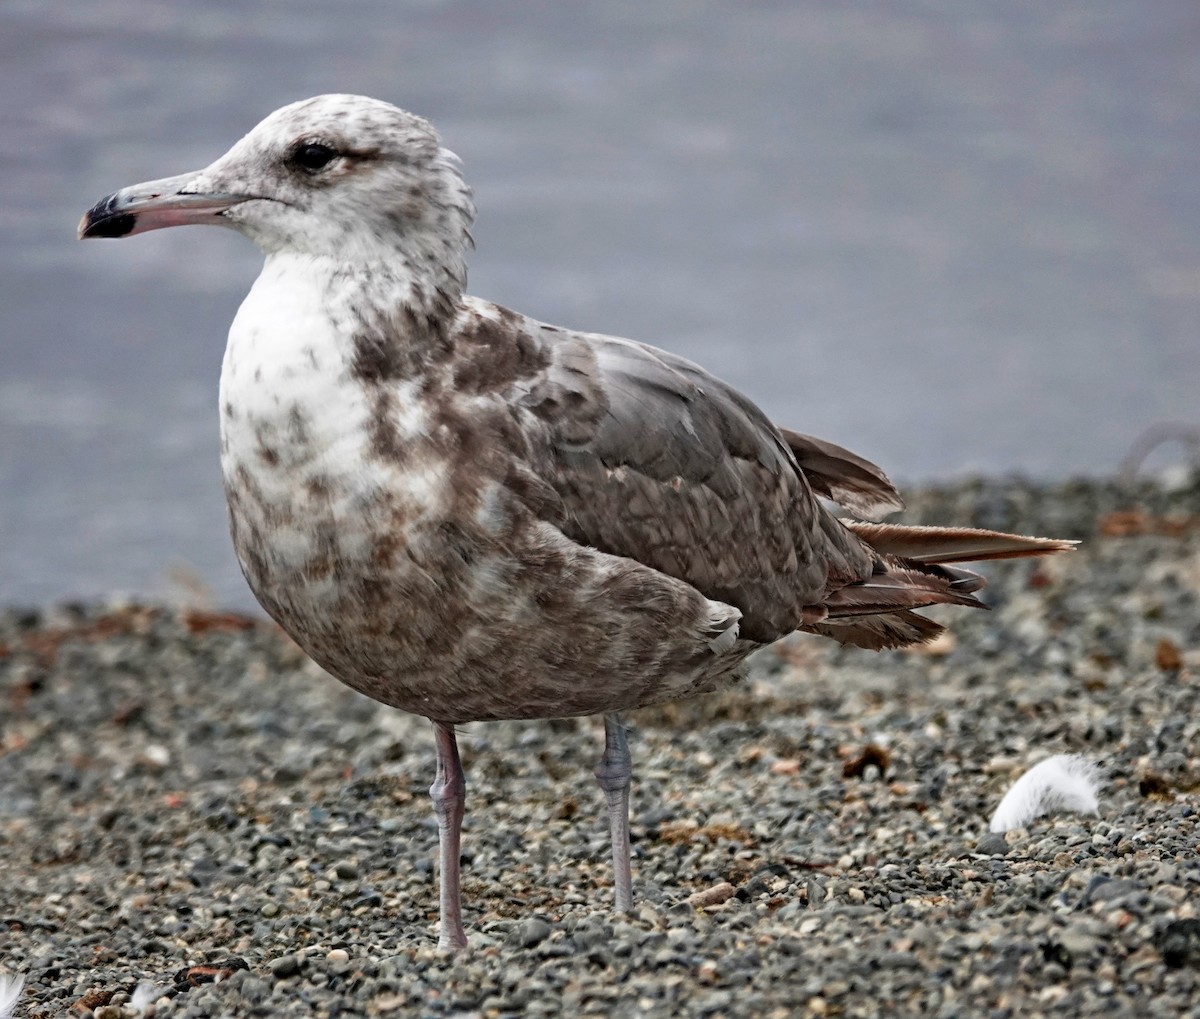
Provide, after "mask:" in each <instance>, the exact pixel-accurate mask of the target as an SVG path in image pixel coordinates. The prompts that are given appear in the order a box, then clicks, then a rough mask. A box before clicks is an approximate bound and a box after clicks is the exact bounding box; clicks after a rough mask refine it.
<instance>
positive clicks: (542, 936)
mask: <svg viewBox="0 0 1200 1019" xmlns="http://www.w3.org/2000/svg"><path fill="white" fill-rule="evenodd" d="M552 930H553V928H552V927H551V926H550V925H549V924H548V923H546V921H545V920H542V919H541V918H539V917H536V916H531V917H530V918H529V919H528V920H526V921H524V923H522V924H521V926H520V928H518V930H517V943H518V944H519V945H521V947H523V948H532V947H533V946H534V945H538V944H541V943H542V942H543V941H545V940H546V939H547V938H548V937H550V932H551V931H552Z"/></svg>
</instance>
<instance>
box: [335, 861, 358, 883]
mask: <svg viewBox="0 0 1200 1019" xmlns="http://www.w3.org/2000/svg"><path fill="white" fill-rule="evenodd" d="M333 872H334V873H335V874H336V875H337V876H338V878H339V879H340V880H342V881H353V880H354V879H355V878H356V877H358V864H357V863H355V862H354V861H353V860H338V862H337V865H336V866H335V867H334V868H333Z"/></svg>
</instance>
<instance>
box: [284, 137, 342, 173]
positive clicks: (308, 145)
mask: <svg viewBox="0 0 1200 1019" xmlns="http://www.w3.org/2000/svg"><path fill="white" fill-rule="evenodd" d="M337 157H338V152H337V149H331V148H330V147H329V146H328V145H322V144H321V143H320V142H305V143H304V144H303V145H300V146H298V147H297V148H296V150H295V151H294V152H293V153H292V159H291V161H292V163H294V164H295V165H296V166H298V167H300V169H302V170H308V171H310V172H316V171H317V170H324V169H325V167H327V166H328V165H329V164H330V163H332V162H333V161H334V160H335V159H337Z"/></svg>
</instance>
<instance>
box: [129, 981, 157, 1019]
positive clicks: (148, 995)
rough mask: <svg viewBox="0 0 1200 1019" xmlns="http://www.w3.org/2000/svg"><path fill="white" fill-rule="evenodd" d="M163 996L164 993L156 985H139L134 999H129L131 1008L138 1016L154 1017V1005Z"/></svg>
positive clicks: (134, 992) (134, 993) (135, 990)
mask: <svg viewBox="0 0 1200 1019" xmlns="http://www.w3.org/2000/svg"><path fill="white" fill-rule="evenodd" d="M161 994H162V991H160V990H159V988H158V987H156V986H155V985H154V984H147V983H141V984H138V985H137V987H136V988H134V991H133V997H132V998H130V999H129V1007H130V1008H132V1009H133V1010H134V1011H135V1012H136V1013H137V1014H138V1015H147V1014H149V1015H153V1014H154V1003H155V1002H156V1001H158V999H159V996H160V995H161Z"/></svg>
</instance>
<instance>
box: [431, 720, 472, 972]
mask: <svg viewBox="0 0 1200 1019" xmlns="http://www.w3.org/2000/svg"><path fill="white" fill-rule="evenodd" d="M433 735H434V738H435V740H436V743H437V775H436V777H435V778H434V780H433V785H431V786H430V787H429V796H430V798H431V799H432V800H433V812H434V813H435V814H436V815H437V822H438V856H439V863H440V867H441V900H440V902H441V915H442V920H441V933H440V935H439V937H438V948H452V949H455V950H461V949H464V948H466V947H467V932H466V931H465V930H463V921H462V891H461V889H460V887H459V880H458V878H459V858H460V856H461V855H462V849H461V839H462V819H463V805H464V803H465V802H466V798H467V782H466V779H465V778H464V777H463V770H462V762H461V761H460V760H459V759H458V741H457V740H456V739H455V737H454V726H452V725H446V724H445V723H444V722H434V723H433Z"/></svg>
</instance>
